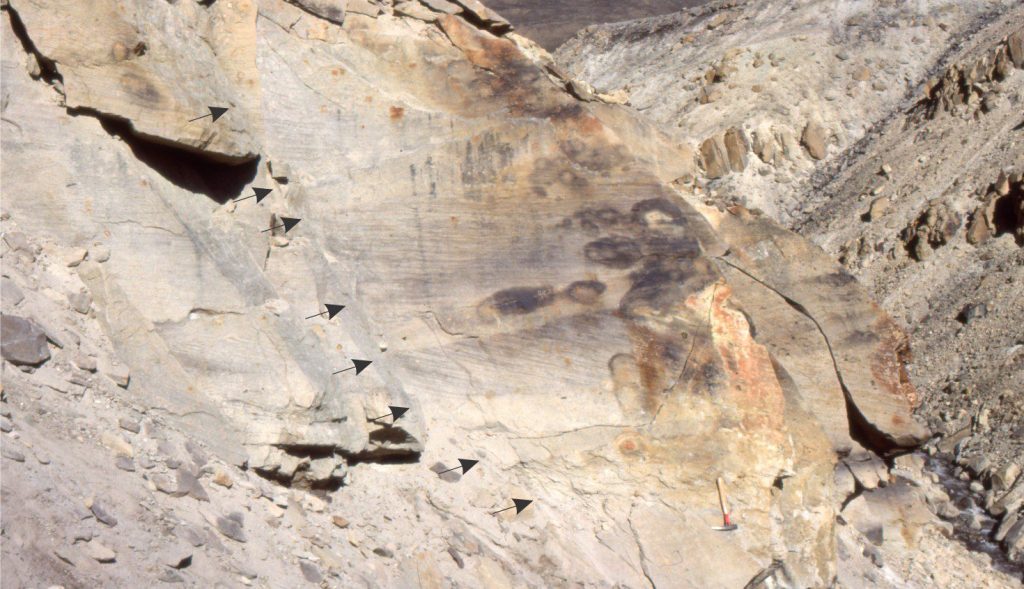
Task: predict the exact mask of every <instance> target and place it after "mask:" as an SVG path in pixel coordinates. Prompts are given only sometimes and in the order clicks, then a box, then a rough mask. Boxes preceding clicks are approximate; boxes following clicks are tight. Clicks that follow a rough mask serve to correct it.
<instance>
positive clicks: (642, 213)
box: [632, 198, 683, 225]
mask: <svg viewBox="0 0 1024 589" xmlns="http://www.w3.org/2000/svg"><path fill="white" fill-rule="evenodd" d="M654 212H657V213H661V214H662V215H664V216H666V217H668V219H669V223H671V224H673V225H682V224H683V211H682V210H681V209H680V208H679V207H677V206H676V205H674V204H673V203H672V202H670V201H669V200H668V199H666V198H649V199H647V200H642V201H640V202H638V203H636V204H635V205H633V208H632V213H633V221H635V222H636V223H639V224H640V225H647V224H648V217H649V215H650V213H654Z"/></svg>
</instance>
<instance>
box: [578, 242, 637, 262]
mask: <svg viewBox="0 0 1024 589" xmlns="http://www.w3.org/2000/svg"><path fill="white" fill-rule="evenodd" d="M583 254H584V255H585V256H586V258H587V259H588V260H590V261H591V262H596V263H598V264H602V265H604V266H609V267H611V268H629V267H630V266H632V265H633V264H636V262H637V260H639V259H640V257H641V256H642V253H641V251H640V245H639V244H638V243H637V242H635V241H633V240H632V239H630V238H628V237H621V236H612V237H602V238H601V239H598V240H596V241H592V242H590V243H588V244H587V245H585V246H584V247H583Z"/></svg>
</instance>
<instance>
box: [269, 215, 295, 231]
mask: <svg viewBox="0 0 1024 589" xmlns="http://www.w3.org/2000/svg"><path fill="white" fill-rule="evenodd" d="M301 220H302V219H292V218H291V217H281V224H280V225H275V226H274V227H271V228H270V229H264V230H263V231H260V233H266V232H267V231H273V230H274V229H280V228H282V227H284V232H285V233H288V230H289V229H291V228H292V227H295V226H296V225H298V224H299V221H301Z"/></svg>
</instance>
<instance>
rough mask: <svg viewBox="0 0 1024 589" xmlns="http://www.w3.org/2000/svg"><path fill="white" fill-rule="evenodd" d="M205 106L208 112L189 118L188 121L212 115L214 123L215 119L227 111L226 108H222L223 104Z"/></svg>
mask: <svg viewBox="0 0 1024 589" xmlns="http://www.w3.org/2000/svg"><path fill="white" fill-rule="evenodd" d="M206 108H208V109H210V114H208V115H203V116H201V117H196V118H194V119H189V121H188V122H190V123H191V122H192V121H198V120H199V119H205V118H206V117H213V122H215V123H216V122H217V119H219V118H221V117H222V116H224V113H226V112H228V109H227V108H224V107H223V106H208V107H206Z"/></svg>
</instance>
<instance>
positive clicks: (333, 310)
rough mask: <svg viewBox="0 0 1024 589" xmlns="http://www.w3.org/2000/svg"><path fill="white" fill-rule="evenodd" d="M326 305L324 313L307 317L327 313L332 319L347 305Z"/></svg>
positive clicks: (310, 317)
mask: <svg viewBox="0 0 1024 589" xmlns="http://www.w3.org/2000/svg"><path fill="white" fill-rule="evenodd" d="M324 306H325V307H327V310H326V311H324V312H323V313H317V314H316V315H310V316H309V317H306V319H312V318H313V317H320V316H321V315H327V320H328V321H330V320H331V319H334V316H335V315H337V314H338V313H341V310H342V309H344V308H345V305H331V304H329V303H328V304H325V305H324ZM359 372H362V370H360V371H358V372H356V374H359Z"/></svg>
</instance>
